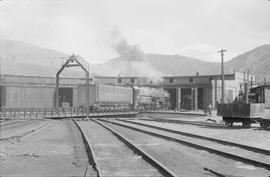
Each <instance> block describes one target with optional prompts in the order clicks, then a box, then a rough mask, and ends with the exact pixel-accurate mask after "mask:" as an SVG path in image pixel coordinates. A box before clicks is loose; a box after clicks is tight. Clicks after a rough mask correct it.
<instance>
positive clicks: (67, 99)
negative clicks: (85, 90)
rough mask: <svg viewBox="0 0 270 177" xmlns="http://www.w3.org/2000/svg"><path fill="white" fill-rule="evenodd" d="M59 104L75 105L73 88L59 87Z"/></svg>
mask: <svg viewBox="0 0 270 177" xmlns="http://www.w3.org/2000/svg"><path fill="white" fill-rule="evenodd" d="M59 106H60V107H72V106H73V88H67V87H61V88H59Z"/></svg>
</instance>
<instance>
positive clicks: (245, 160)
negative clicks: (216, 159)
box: [99, 119, 270, 170]
mask: <svg viewBox="0 0 270 177" xmlns="http://www.w3.org/2000/svg"><path fill="white" fill-rule="evenodd" d="M99 120H101V121H104V122H108V123H111V124H115V125H118V126H122V127H126V128H128V129H132V130H135V131H138V132H141V133H145V134H149V135H152V136H155V137H159V138H162V139H166V140H169V141H174V142H177V143H180V144H184V145H187V146H190V147H193V148H196V149H201V150H205V151H208V152H211V153H214V154H217V155H220V156H223V157H226V158H230V159H233V160H237V161H240V162H243V163H246V164H250V165H254V166H257V167H262V168H265V169H268V170H270V164H268V163H264V162H259V161H256V160H253V159H249V158H245V157H241V156H239V155H234V154H230V153H227V152H223V151H219V150H216V149H213V148H209V147H205V146H202V145H199V144H195V143H192V142H188V141H185V140H181V139H178V138H173V137H170V136H166V135H162V134H159V133H154V132H151V131H147V130H143V129H139V128H135V127H131V126H128V125H124V124H121V123H118V122H115V121H108V120H102V119H99Z"/></svg>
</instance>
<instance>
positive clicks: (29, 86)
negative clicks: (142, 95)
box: [0, 71, 255, 110]
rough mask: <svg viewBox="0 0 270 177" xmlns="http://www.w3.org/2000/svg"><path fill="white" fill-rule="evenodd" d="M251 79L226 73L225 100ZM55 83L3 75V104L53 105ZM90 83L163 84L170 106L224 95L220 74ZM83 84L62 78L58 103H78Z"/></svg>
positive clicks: (200, 103)
mask: <svg viewBox="0 0 270 177" xmlns="http://www.w3.org/2000/svg"><path fill="white" fill-rule="evenodd" d="M248 80H249V81H250V82H252V83H253V84H251V85H255V84H254V83H255V77H254V76H253V75H249V79H247V75H246V74H244V73H241V72H237V71H235V72H234V73H232V74H225V102H231V101H233V99H234V98H235V97H236V96H237V95H238V94H239V92H241V91H243V90H244V89H243V83H244V82H246V81H248ZM55 83H56V79H55V78H54V77H38V76H18V75H2V76H1V79H0V107H11V108H27V107H28V108H29V107H33V108H44V107H48V108H49V107H54V106H55V99H54V97H55ZM90 83H92V84H93V83H98V84H110V85H139V86H150V87H159V88H164V89H166V90H168V92H169V93H170V98H171V109H187V110H196V109H204V108H205V107H207V106H208V105H210V104H211V105H212V106H213V108H215V105H216V103H217V102H218V101H219V100H220V99H221V79H220V75H199V74H197V75H195V76H166V77H163V78H161V79H160V81H159V82H158V83H156V82H154V81H152V80H151V79H150V78H145V77H123V76H117V77H116V76H95V77H94V79H93V78H91V79H90ZM81 84H85V78H61V79H60V87H59V100H60V101H59V106H70V107H77V106H78V102H77V95H78V85H81Z"/></svg>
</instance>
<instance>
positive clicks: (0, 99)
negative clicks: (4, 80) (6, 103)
mask: <svg viewBox="0 0 270 177" xmlns="http://www.w3.org/2000/svg"><path fill="white" fill-rule="evenodd" d="M1 107H2V86H0V108H1Z"/></svg>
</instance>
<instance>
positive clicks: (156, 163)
mask: <svg viewBox="0 0 270 177" xmlns="http://www.w3.org/2000/svg"><path fill="white" fill-rule="evenodd" d="M92 120H93V121H94V122H96V123H98V124H100V125H101V126H103V127H104V128H106V129H107V130H109V131H110V132H111V133H112V134H113V135H115V136H116V137H117V138H118V139H119V140H121V141H122V142H123V143H124V144H126V145H127V146H128V147H129V148H130V149H131V150H132V151H133V152H134V153H136V154H138V155H140V156H142V158H143V159H144V160H145V161H147V162H148V163H149V164H150V165H152V166H154V167H155V168H156V169H157V170H158V171H159V172H160V173H161V174H163V175H164V176H167V177H176V176H177V175H176V174H174V173H173V172H172V171H171V170H169V169H168V168H167V167H165V166H164V165H163V164H161V163H160V162H159V161H158V160H157V159H155V158H154V157H152V156H151V155H149V154H148V153H146V152H145V151H144V150H142V149H141V148H139V147H138V146H136V145H135V144H134V143H132V142H131V140H129V139H127V138H126V137H124V136H123V135H121V134H120V133H119V132H117V131H116V130H114V129H112V128H110V127H108V126H107V125H105V124H103V123H101V122H100V121H96V120H94V119H92Z"/></svg>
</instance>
